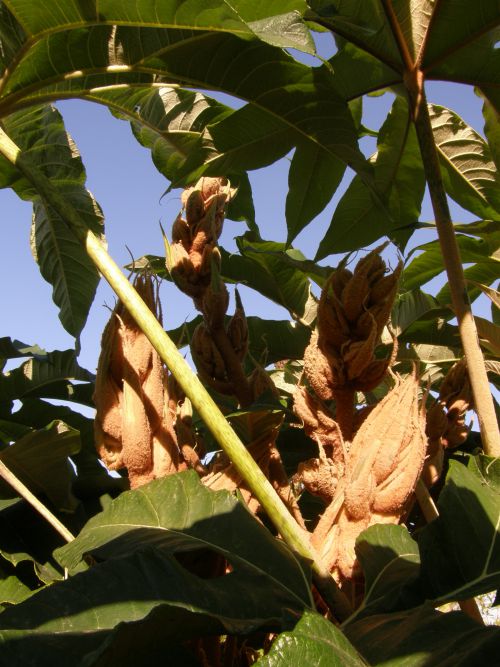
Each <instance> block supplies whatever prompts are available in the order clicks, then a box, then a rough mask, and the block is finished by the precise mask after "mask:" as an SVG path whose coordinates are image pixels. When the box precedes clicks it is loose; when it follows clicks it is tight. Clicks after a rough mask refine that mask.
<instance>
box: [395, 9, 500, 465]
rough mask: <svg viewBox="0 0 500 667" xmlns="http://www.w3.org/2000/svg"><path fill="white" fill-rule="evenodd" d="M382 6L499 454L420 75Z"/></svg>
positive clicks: (489, 450)
mask: <svg viewBox="0 0 500 667" xmlns="http://www.w3.org/2000/svg"><path fill="white" fill-rule="evenodd" d="M382 6H383V8H384V11H385V14H386V16H387V20H388V22H389V24H390V26H391V30H392V33H393V35H394V38H395V40H396V43H397V45H398V48H399V51H400V54H401V59H402V61H403V63H404V67H405V72H404V83H405V86H406V89H407V91H408V96H409V99H410V108H411V111H412V115H413V122H414V123H415V130H416V133H417V139H418V144H419V147H420V153H421V155H422V162H423V165H424V172H425V177H426V180H427V185H428V187H429V194H430V197H431V202H432V208H433V210H434V216H435V219H436V229H437V233H438V238H439V245H440V247H441V253H442V255H443V263H444V267H445V270H446V274H447V276H448V284H449V286H450V292H451V301H452V305H453V311H454V313H455V315H456V318H457V320H458V330H459V333H460V338H461V341H462V347H463V350H464V355H465V359H466V361H467V370H468V373H469V378H470V382H471V387H472V394H473V396H474V407H475V410H476V414H477V417H478V421H479V428H480V431H481V439H482V443H483V449H484V451H485V453H486V454H488V455H489V456H495V457H499V456H500V432H499V430H498V422H497V417H496V413H495V405H494V403H493V396H492V393H491V390H490V385H489V381H488V375H487V373H486V368H485V365H484V358H483V353H482V350H481V346H480V344H479V337H478V335H477V329H476V323H475V322H474V316H473V315H472V309H471V305H470V301H469V295H468V293H467V286H466V282H465V276H464V269H463V264H462V259H461V257H460V249H459V247H458V243H457V239H456V236H455V229H454V227H453V222H452V219H451V215H450V210H449V207H448V200H447V198H446V191H445V189H444V185H443V179H442V177H441V168H440V166H439V157H438V153H437V148H436V143H435V141H434V134H433V131H432V124H431V120H430V116H429V109H428V107H427V100H426V96H425V89H424V74H423V72H422V71H421V70H420V69H419V66H418V64H417V63H416V62H415V61H414V59H413V57H412V55H411V53H410V50H409V48H408V44H407V43H406V39H405V36H404V33H403V31H402V29H401V26H400V24H399V21H398V18H397V16H396V13H395V12H394V8H393V6H392V2H391V0H382Z"/></svg>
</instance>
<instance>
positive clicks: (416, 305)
mask: <svg viewBox="0 0 500 667" xmlns="http://www.w3.org/2000/svg"><path fill="white" fill-rule="evenodd" d="M440 309H441V306H440V304H439V303H438V301H437V300H436V299H435V298H434V297H433V296H431V295H430V294H426V293H425V292H422V290H419V289H415V290H412V291H411V292H403V294H399V295H398V296H397V297H396V300H395V302H394V306H393V307H392V312H391V325H392V328H393V330H394V332H395V334H396V336H399V335H400V334H402V333H403V331H405V330H406V329H407V328H408V327H409V326H410V325H411V324H413V322H415V321H416V320H418V319H419V318H420V317H422V315H425V314H426V313H429V312H431V311H435V310H440Z"/></svg>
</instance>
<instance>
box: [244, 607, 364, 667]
mask: <svg viewBox="0 0 500 667" xmlns="http://www.w3.org/2000/svg"><path fill="white" fill-rule="evenodd" d="M255 664H256V665H258V667H289V665H318V666H322V665H324V666H325V667H326V665H328V666H330V665H331V667H362V666H363V665H366V662H365V661H364V660H363V658H362V657H361V656H360V655H359V653H358V652H357V651H356V649H355V648H354V647H353V646H352V644H350V643H349V641H348V640H347V639H346V638H345V636H344V635H343V633H342V632H341V631H340V630H339V629H338V628H336V627H335V625H333V623H330V622H329V621H327V620H326V619H324V618H323V617H322V616H320V614H317V613H314V612H309V611H306V612H305V613H304V615H303V616H302V618H301V619H300V620H299V621H298V623H297V625H296V626H295V628H294V629H293V630H291V631H290V632H284V633H282V634H281V635H279V636H278V637H277V638H276V639H275V640H274V642H273V645H272V647H271V650H270V651H269V653H268V654H267V655H266V656H265V657H263V658H261V659H260V660H258V661H257V662H256V663H255Z"/></svg>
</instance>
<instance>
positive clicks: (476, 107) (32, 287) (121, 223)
mask: <svg viewBox="0 0 500 667" xmlns="http://www.w3.org/2000/svg"><path fill="white" fill-rule="evenodd" d="M324 48H325V46H324V45H323V50H324ZM326 48H329V45H327V46H326ZM427 89H428V99H429V101H432V102H435V103H437V104H442V105H443V106H449V107H450V108H452V109H454V110H455V111H457V112H458V113H459V114H460V115H461V116H462V117H463V118H464V120H465V121H466V122H467V123H469V124H470V125H472V126H473V127H474V128H475V129H476V131H478V132H480V133H482V130H483V119H482V114H481V101H480V100H479V99H478V98H477V97H476V96H475V95H474V93H473V91H472V89H471V88H468V87H465V86H459V85H455V84H443V83H433V82H430V83H429V84H428V88H427ZM392 99H393V98H392V95H390V94H386V95H384V96H381V97H374V98H368V99H367V100H366V103H365V107H364V118H363V121H364V123H365V125H367V126H368V127H371V128H374V129H378V127H379V126H380V124H381V123H382V122H383V120H384V118H385V116H386V114H387V111H388V109H389V107H390V105H391V103H392ZM224 101H226V103H227V97H226V98H224ZM58 108H59V109H60V110H61V112H62V114H63V116H64V118H65V122H66V127H67V129H68V131H69V132H70V134H71V135H72V136H73V138H74V139H75V141H76V144H77V146H78V148H79V150H80V152H81V155H82V158H83V161H84V164H85V165H86V168H87V186H88V188H89V189H90V190H91V191H92V192H93V194H94V195H95V197H96V198H97V201H98V202H99V203H100V205H101V207H102V208H103V210H104V214H105V218H106V234H107V240H108V247H109V251H110V253H111V255H112V257H113V258H114V259H115V261H116V262H117V263H118V264H119V265H124V264H127V263H128V262H129V261H130V254H129V251H128V250H127V247H128V248H130V251H131V252H132V253H133V255H134V256H135V257H140V256H141V255H143V254H146V253H150V254H158V255H161V254H163V243H162V238H161V233H160V228H159V222H160V221H161V223H162V225H163V227H164V228H165V229H166V230H167V231H169V230H170V227H171V224H172V222H173V220H174V219H175V216H176V215H177V213H178V211H179V209H180V192H179V191H177V192H172V193H170V194H168V195H166V196H165V197H163V198H161V195H162V194H163V192H164V191H165V190H166V188H167V187H168V182H167V181H166V180H165V178H164V177H163V176H162V175H161V174H159V173H158V172H157V170H156V169H155V167H154V165H153V163H152V161H151V158H150V153H149V151H147V150H146V149H144V148H143V147H141V146H140V145H139V144H138V143H137V142H136V141H135V139H134V138H133V136H132V133H131V131H130V128H129V125H128V123H126V122H124V121H121V120H117V119H116V118H114V117H113V116H112V115H111V114H110V113H109V111H108V110H107V109H106V108H104V107H99V106H98V105H94V104H91V103H88V102H81V101H69V102H64V103H60V104H58ZM374 147H375V141H374V140H373V139H363V141H362V148H363V150H364V151H365V153H366V155H370V154H371V153H372V152H373V150H374ZM288 165H289V161H288V159H287V158H284V159H283V160H280V161H279V162H278V163H276V164H275V165H272V166H271V167H268V168H266V169H263V170H259V171H255V172H252V173H251V182H252V186H253V192H254V201H255V206H256V211H257V222H258V224H259V226H260V228H261V233H262V236H263V237H264V238H268V239H272V240H277V241H284V240H285V239H286V225H285V215H284V210H285V199H286V193H287V178H288V173H287V172H288ZM344 187H345V184H344ZM343 189H344V188H341V190H340V191H339V193H338V194H337V195H336V196H335V198H334V200H333V201H332V202H331V203H330V205H329V206H328V207H327V209H326V210H325V211H324V212H323V213H322V214H321V215H320V216H318V218H317V219H316V220H315V221H314V222H313V223H312V224H311V225H310V226H309V227H308V228H306V230H304V231H303V232H302V234H301V235H300V236H299V237H298V239H297V240H296V242H295V243H294V245H295V246H296V247H298V248H300V249H301V250H302V251H303V252H304V254H305V255H306V256H307V257H313V256H314V254H315V251H316V249H317V247H318V244H319V241H320V239H321V237H322V235H323V234H324V232H325V231H326V229H327V227H328V225H329V222H330V219H331V215H332V212H333V210H334V207H335V204H336V202H337V201H338V199H339V197H340V194H341V192H342V191H343ZM0 206H1V210H2V214H3V215H2V218H3V241H2V242H3V250H4V252H3V262H2V263H1V265H0V271H1V280H2V282H1V284H2V285H3V289H2V290H1V291H0V308H1V312H2V313H3V317H2V323H1V326H0V336H11V337H12V338H17V339H20V340H22V341H24V342H26V343H29V344H34V343H38V344H39V345H40V346H41V347H43V348H45V349H49V350H50V349H65V348H68V347H73V339H72V337H71V336H69V335H68V334H66V332H65V331H64V329H63V328H62V326H61V324H60V322H59V320H58V314H57V308H56V307H55V306H54V304H53V303H52V300H51V287H50V286H49V285H48V284H47V283H45V282H44V280H43V279H42V278H41V276H40V274H39V272H38V267H37V266H36V264H35V262H34V260H33V258H32V257H31V252H30V248H29V234H30V220H31V205H30V204H28V203H26V202H22V201H20V200H19V199H18V198H17V197H16V195H15V194H14V193H12V192H11V191H9V190H2V191H0ZM452 211H453V215H454V217H455V219H456V220H457V221H460V222H467V221H470V220H472V219H473V216H471V215H470V214H469V213H467V212H464V211H462V210H461V209H459V208H458V207H457V206H452ZM421 219H422V220H432V219H433V216H432V211H431V209H430V206H429V202H428V198H427V197H426V201H425V202H424V208H423V211H422V216H421ZM244 231H245V225H244V224H243V223H236V222H231V221H228V222H227V223H226V226H225V230H224V234H223V237H222V245H224V246H225V247H228V248H229V249H231V248H232V247H233V242H232V239H233V237H234V236H237V235H239V234H242V233H244ZM432 238H434V236H433V234H432V233H430V232H428V233H425V234H423V233H422V234H419V236H418V240H419V242H424V241H427V240H431V239H432ZM327 263H329V264H333V263H334V262H333V261H332V258H328V260H327ZM440 282H441V283H442V281H440ZM429 291H433V290H429ZM241 293H242V296H243V299H244V305H245V308H246V310H247V312H248V313H249V314H252V313H255V314H259V315H261V316H262V317H273V318H287V317H288V314H287V312H286V311H285V310H283V309H280V308H279V307H277V306H275V305H274V304H272V303H270V302H268V301H266V300H264V299H262V298H259V297H258V296H256V295H255V293H254V292H252V291H251V290H246V289H243V290H242V291H241ZM162 303H163V313H164V325H165V327H166V328H171V327H175V326H177V325H178V324H180V323H181V322H183V321H184V320H185V319H190V318H191V317H192V316H193V315H194V314H195V312H194V308H193V306H192V303H191V301H190V300H189V299H188V298H187V297H184V295H182V294H181V293H180V292H179V291H178V290H176V289H175V288H174V287H173V286H172V285H170V284H164V286H163V287H162ZM106 305H108V306H111V307H112V306H113V305H114V296H113V294H112V292H111V290H110V289H109V288H108V287H107V285H105V284H104V283H103V282H102V283H101V285H100V287H99V290H98V293H97V295H96V299H95V301H94V304H93V306H92V310H91V313H90V316H89V319H88V323H87V326H86V327H85V330H84V332H83V335H82V351H81V356H80V362H81V364H82V365H83V366H85V367H87V368H89V370H92V371H93V370H95V367H96V364H97V358H98V354H99V346H100V335H101V331H102V329H103V327H104V325H105V323H106V321H107V319H108V317H109V310H108V309H107V308H106ZM477 309H478V310H477V311H476V312H478V314H479V313H480V314H482V315H483V316H486V317H489V312H490V311H489V304H488V303H487V301H486V300H485V299H483V298H481V300H480V301H479V302H478V304H477Z"/></svg>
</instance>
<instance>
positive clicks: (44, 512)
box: [0, 461, 75, 542]
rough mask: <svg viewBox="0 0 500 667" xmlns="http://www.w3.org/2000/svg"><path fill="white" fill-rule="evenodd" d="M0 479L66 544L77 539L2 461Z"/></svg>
mask: <svg viewBox="0 0 500 667" xmlns="http://www.w3.org/2000/svg"><path fill="white" fill-rule="evenodd" d="M0 477H3V478H4V480H5V481H6V482H7V484H9V485H10V486H11V487H12V488H13V489H14V491H16V492H17V493H18V494H19V495H20V496H21V498H24V500H26V502H28V503H29V504H30V505H31V506H32V507H33V508H34V509H35V510H36V511H37V512H38V514H40V516H43V518H44V519H45V520H46V521H48V522H49V523H50V525H51V526H52V528H54V529H55V530H56V531H57V532H58V533H59V535H60V536H61V537H62V538H63V539H65V540H66V542H72V541H73V540H74V539H75V536H74V535H73V534H72V533H70V531H69V530H68V529H67V528H66V526H65V525H64V524H63V523H62V522H61V521H59V519H58V518H57V517H56V516H54V514H52V512H51V511H50V510H49V509H48V507H45V505H44V504H43V503H42V502H41V501H40V500H38V498H37V497H36V496H35V495H34V494H33V493H31V491H30V490H29V489H28V487H27V486H25V485H24V484H23V483H22V482H21V480H20V479H19V478H18V477H16V475H14V473H13V472H12V470H10V469H9V468H8V467H7V466H6V465H5V463H4V462H3V461H0Z"/></svg>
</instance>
